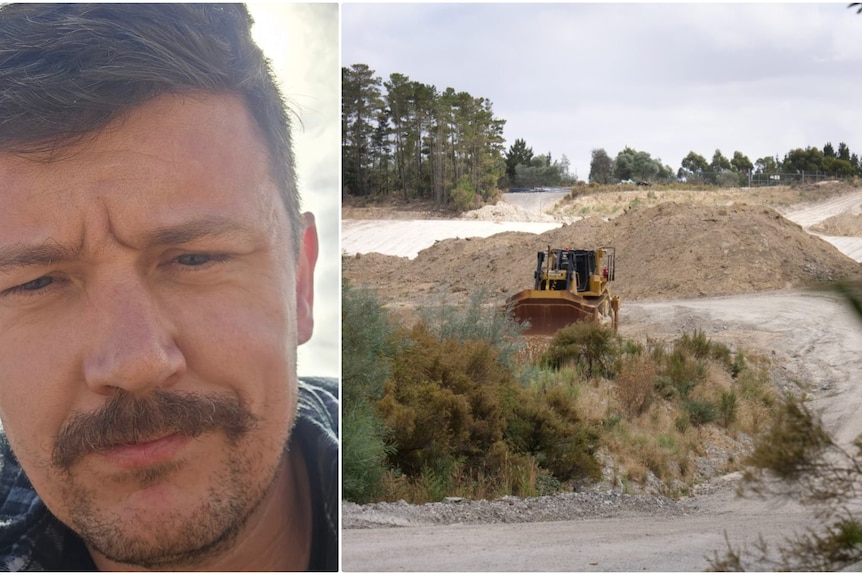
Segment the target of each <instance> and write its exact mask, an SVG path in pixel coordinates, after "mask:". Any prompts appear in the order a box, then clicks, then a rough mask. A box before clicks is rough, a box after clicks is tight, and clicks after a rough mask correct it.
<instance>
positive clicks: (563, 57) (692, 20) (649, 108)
mask: <svg viewBox="0 0 862 575" xmlns="http://www.w3.org/2000/svg"><path fill="white" fill-rule="evenodd" d="M341 29H342V60H341V63H342V66H350V65H352V64H355V63H363V64H367V65H368V66H370V67H371V69H373V70H375V71H376V73H377V74H376V75H377V76H380V77H382V78H383V79H384V80H386V79H388V77H389V75H390V74H391V73H393V72H398V73H401V74H405V75H407V76H408V77H409V78H410V79H411V80H416V81H419V82H423V83H425V84H431V85H434V86H436V87H437V88H438V90H441V91H442V90H445V89H446V88H447V87H452V88H454V89H455V90H459V91H467V92H469V93H470V94H471V95H473V96H474V97H486V98H488V99H489V100H491V102H492V103H493V109H494V113H495V115H496V117H498V118H501V119H504V120H506V126H505V131H504V135H505V138H506V147H507V149H508V146H509V145H511V144H512V143H513V142H514V141H515V139H516V138H523V139H524V140H526V143H527V145H528V146H530V147H532V149H533V152H534V153H536V154H540V153H547V152H551V153H552V156H553V158H554V159H560V157H561V156H562V155H563V154H565V155H566V156H567V157H568V158H569V161H570V162H571V171H572V172H573V173H574V172H577V176H578V177H579V178H580V179H582V180H586V179H587V178H588V176H589V165H590V158H591V151H592V150H593V149H595V148H604V149H605V151H607V152H608V154H609V155H611V157H615V156H616V155H617V153H618V152H619V151H621V150H622V149H623V148H624V147H625V146H630V147H632V148H634V149H636V150H639V151H646V152H649V153H650V154H651V155H652V157H653V158H660V159H661V160H662V163H664V164H666V165H669V166H670V167H671V168H672V169H673V170H674V172H676V170H678V169H679V167H680V164H681V161H682V159H683V157H685V156H686V155H687V154H688V152H690V151H694V152H696V153H698V154H700V155H702V156H704V157H705V158H706V159H707V161H709V160H711V159H712V155H713V153H714V152H715V150H716V149H720V150H721V151H722V153H723V154H724V155H725V156H726V157H727V158H731V157H732V155H733V152H734V151H735V150H739V151H741V152H742V153H744V154H745V155H747V156H748V157H749V159H750V160H751V161H752V162H755V161H756V160H757V158H760V157H764V156H775V155H779V156H780V157H781V158H783V157H784V154H785V153H786V152H788V151H789V150H791V149H793V148H805V147H807V146H815V147H818V148H821V149H822V148H823V146H824V144H825V143H826V142H832V144H833V146H834V147H835V148H836V149H837V147H838V143H839V142H845V143H846V144H847V145H848V146H849V147H850V151H851V152H855V153H857V154H859V155H860V156H862V130H860V126H862V99H860V94H862V90H860V87H862V15H857V14H856V13H855V10H850V9H848V8H847V2H842V3H832V4H538V5H537V4H361V3H344V4H343V5H342V23H341Z"/></svg>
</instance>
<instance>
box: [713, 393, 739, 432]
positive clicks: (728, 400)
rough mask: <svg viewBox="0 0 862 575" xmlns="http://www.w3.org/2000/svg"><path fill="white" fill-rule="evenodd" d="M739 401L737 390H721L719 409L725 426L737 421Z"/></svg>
mask: <svg viewBox="0 0 862 575" xmlns="http://www.w3.org/2000/svg"><path fill="white" fill-rule="evenodd" d="M738 403H739V402H738V400H737V397H736V392H734V391H723V392H721V397H720V399H719V404H718V411H719V413H720V417H721V421H722V425H724V427H729V426H730V425H731V424H732V423H733V422H734V421H736V412H737V408H738Z"/></svg>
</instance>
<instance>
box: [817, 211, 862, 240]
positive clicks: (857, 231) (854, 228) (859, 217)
mask: <svg viewBox="0 0 862 575" xmlns="http://www.w3.org/2000/svg"><path fill="white" fill-rule="evenodd" d="M811 230H812V231H815V232H818V233H821V234H826V235H827V236H850V237H856V238H860V237H862V214H849V213H843V214H838V215H837V216H832V217H831V218H828V219H825V220H823V221H822V222H820V223H819V224H817V225H814V226H811Z"/></svg>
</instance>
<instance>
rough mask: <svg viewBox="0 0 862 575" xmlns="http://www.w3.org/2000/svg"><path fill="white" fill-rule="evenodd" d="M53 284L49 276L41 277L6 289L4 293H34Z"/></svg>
mask: <svg viewBox="0 0 862 575" xmlns="http://www.w3.org/2000/svg"><path fill="white" fill-rule="evenodd" d="M52 283H54V278H53V277H51V276H42V277H38V278H36V279H34V280H31V281H28V282H26V283H23V284H21V285H17V286H15V287H12V288H9V289H7V290H6V291H5V292H4V293H25V292H35V291H39V290H41V289H44V288H46V287H48V286H49V285H51V284H52Z"/></svg>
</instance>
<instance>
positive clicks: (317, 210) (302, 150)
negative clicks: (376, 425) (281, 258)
mask: <svg viewBox="0 0 862 575" xmlns="http://www.w3.org/2000/svg"><path fill="white" fill-rule="evenodd" d="M248 6H249V9H250V11H251V14H252V17H253V18H254V19H255V27H254V29H253V30H252V33H253V35H254V37H255V40H256V41H257V42H258V44H259V45H260V46H261V49H263V51H264V53H265V54H266V55H267V57H268V58H269V59H270V60H271V61H272V64H273V68H274V70H275V73H276V76H277V77H278V79H279V81H280V85H281V88H282V91H283V93H284V96H285V98H286V100H287V101H288V105H289V107H290V108H291V109H292V110H293V111H294V112H295V113H296V117H295V118H294V131H293V136H294V140H293V142H294V151H295V153H296V163H297V172H298V179H299V188H300V193H301V195H302V207H303V210H304V211H310V212H312V213H314V215H315V217H316V220H317V232H318V236H319V238H320V256H319V258H318V260H317V273H316V274H315V300H314V319H315V325H314V335H313V337H312V338H311V340H310V341H309V342H308V343H306V344H305V345H303V346H301V347H300V348H299V351H298V360H297V362H298V371H299V374H300V375H326V376H330V377H340V375H341V335H340V333H341V332H340V327H341V311H340V310H341V307H340V304H341V295H340V291H339V281H338V278H339V277H340V273H341V271H340V270H341V259H340V256H339V254H340V251H339V248H338V238H339V229H340V219H339V218H340V214H341V211H340V210H341V193H340V191H339V190H340V188H339V183H338V182H339V177H340V167H339V166H340V163H339V162H340V158H341V148H340V146H341V122H340V118H341V104H340V97H341V71H340V67H339V65H338V5H337V4H284V3H282V4H278V3H250V4H249V5H248Z"/></svg>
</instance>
